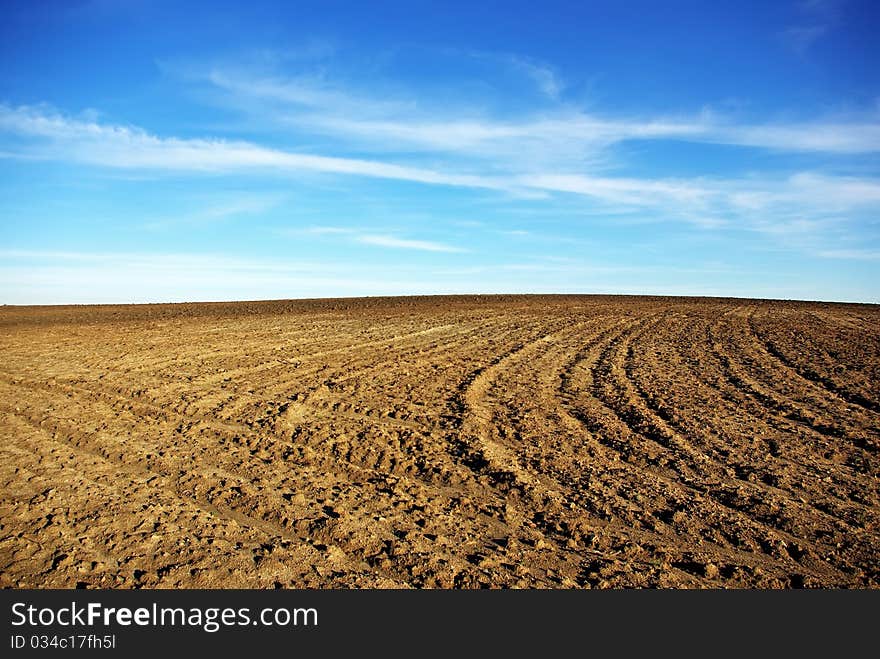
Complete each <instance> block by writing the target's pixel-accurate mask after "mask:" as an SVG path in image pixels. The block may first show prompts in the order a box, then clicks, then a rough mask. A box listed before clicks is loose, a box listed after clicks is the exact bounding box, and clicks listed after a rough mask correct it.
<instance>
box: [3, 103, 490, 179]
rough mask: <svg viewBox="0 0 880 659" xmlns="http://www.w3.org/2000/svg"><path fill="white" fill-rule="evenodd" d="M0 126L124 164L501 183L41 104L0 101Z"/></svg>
mask: <svg viewBox="0 0 880 659" xmlns="http://www.w3.org/2000/svg"><path fill="white" fill-rule="evenodd" d="M0 132H6V133H11V134H14V135H17V136H23V137H30V138H37V139H38V141H37V142H35V143H30V144H27V145H24V146H19V147H18V148H17V149H15V150H9V151H7V152H6V153H7V154H8V155H14V156H15V157H18V156H19V155H20V156H22V157H28V158H45V159H53V160H59V159H61V160H70V161H74V162H80V163H84V164H90V165H98V166H105V167H114V168H122V169H155V170H166V171H189V172H208V173H210V172H215V173H217V172H235V171H241V170H263V171H280V172H297V171H307V172H308V171H310V172H318V173H331V174H348V175H354V176H366V177H372V178H385V179H396V180H401V181H412V182H416V183H426V184H434V185H452V186H461V187H470V188H486V189H494V190H504V189H507V186H506V185H505V184H504V183H503V181H501V180H499V179H493V178H489V177H484V176H477V175H469V174H456V173H443V172H439V171H434V170H431V169H425V168H419V167H409V166H405V165H397V164H391V163H386V162H378V161H371V160H361V159H354V158H336V157H331V156H321V155H312V154H304V153H295V152H290V151H283V150H280V149H273V148H268V147H263V146H259V145H257V144H253V143H251V142H245V141H228V140H223V139H181V138H176V137H167V138H164V137H158V136H156V135H151V134H149V133H147V132H146V131H143V130H141V129H139V128H134V127H127V126H115V125H107V124H98V123H95V122H86V121H82V120H77V119H72V118H69V117H65V116H63V115H60V114H58V113H53V112H47V111H46V110H45V109H43V108H32V107H19V108H11V107H9V106H4V105H0Z"/></svg>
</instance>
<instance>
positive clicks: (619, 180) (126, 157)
mask: <svg viewBox="0 0 880 659" xmlns="http://www.w3.org/2000/svg"><path fill="white" fill-rule="evenodd" d="M542 125H543V126H544V130H545V134H556V133H558V135H559V137H560V138H562V136H563V134H564V131H563V130H562V127H561V126H560V125H559V124H556V123H554V122H547V123H546V124H542ZM609 126H610V124H609V125H603V127H602V130H604V131H606V133H610V132H614V131H616V132H617V133H618V134H621V132H622V130H623V129H622V128H620V127H618V128H614V130H612V129H611V128H610V127H609ZM581 129H582V130H583V131H589V130H590V129H589V127H588V126H586V125H584V126H582V127H581ZM481 130H482V129H481V128H475V129H474V131H472V132H471V133H470V134H471V138H472V139H477V140H479V139H481V138H480V137H479V134H480V131H481ZM492 130H494V131H502V132H503V131H504V130H506V129H504V128H503V126H500V125H497V126H494V128H492ZM517 130H518V129H517ZM629 130H630V131H633V130H635V128H634V127H633V126H629ZM667 130H669V129H668V127H666V124H660V123H646V124H641V125H640V126H639V127H638V130H637V132H638V133H639V134H643V135H646V134H651V133H652V132H655V131H658V132H664V131H667ZM436 131H437V134H438V135H439V134H440V132H441V128H440V126H439V125H438V126H437V127H436ZM2 132H5V133H8V134H11V135H12V136H13V137H14V138H15V139H14V140H12V141H11V142H10V144H8V145H7V146H8V148H7V149H6V153H7V154H8V155H9V156H10V157H26V158H33V157H41V158H47V159H53V160H61V161H68V162H74V163H80V164H88V165H96V166H102V167H110V168H116V169H123V170H146V171H168V172H172V173H187V172H189V173H245V172H251V173H254V174H260V175H266V174H275V175H284V176H287V175H294V174H297V173H304V172H305V173H308V172H313V173H325V174H341V175H350V176H362V177H370V178H383V179H391V180H399V181H409V182H416V183H422V184H427V185H441V186H455V187H463V188H473V189H484V190H494V191H502V192H505V193H508V194H512V195H520V196H530V197H533V198H534V197H541V196H542V195H545V196H546V195H550V194H558V193H570V194H575V195H579V196H583V197H587V198H589V199H591V200H592V201H593V202H594V203H598V204H601V205H602V207H601V209H600V210H603V212H605V211H607V212H608V213H618V212H620V211H621V209H626V208H630V209H640V210H641V211H644V212H646V213H648V214H649V216H650V217H653V218H655V219H656V220H657V221H670V220H671V221H684V222H689V223H691V224H693V225H695V226H701V227H706V228H709V227H717V226H721V225H723V224H725V223H726V222H728V221H731V222H736V223H738V224H742V225H743V226H745V227H746V228H747V227H748V225H753V226H759V227H760V226H763V225H766V224H767V223H768V222H767V218H770V223H771V224H772V223H773V222H778V223H782V222H784V221H788V220H790V219H791V218H792V217H793V216H798V217H803V218H805V219H807V220H811V219H816V217H817V216H819V215H828V214H840V215H845V214H846V213H848V212H850V211H853V210H860V209H870V208H875V207H877V206H878V205H880V182H878V181H877V180H876V179H872V178H858V177H839V176H838V177H833V176H827V175H823V174H821V173H819V172H809V171H807V172H800V173H795V174H793V175H790V176H789V177H787V178H778V177H777V178H759V177H755V176H752V177H746V178H738V179H735V178H727V179H713V178H709V177H697V178H688V179H649V178H632V177H608V176H590V175H586V174H581V173H571V170H570V169H569V170H568V171H566V169H565V168H559V169H557V168H556V167H553V166H550V165H547V164H546V163H539V164H542V165H545V166H544V167H541V168H537V166H536V169H534V170H533V171H532V172H528V173H522V172H520V171H519V170H518V167H516V166H513V167H506V168H505V167H504V163H498V164H497V165H496V166H495V167H493V168H488V171H490V172H491V175H485V174H483V175H478V174H470V173H461V171H460V168H461V167H462V163H461V162H457V161H454V160H453V161H444V160H440V161H439V162H438V164H439V165H442V168H441V167H440V166H437V167H435V168H426V167H415V166H411V165H401V164H397V163H394V162H387V161H382V160H365V159H355V158H339V157H331V156H322V155H313V154H305V153H295V152H290V151H284V150H280V149H274V148H269V147H264V146H261V145H258V144H255V143H251V142H244V141H228V140H221V139H211V138H195V139H181V138H176V137H159V136H156V135H152V134H149V133H147V132H145V131H143V130H141V129H139V128H136V127H128V126H115V125H108V124H101V123H97V122H94V121H85V120H79V119H73V118H70V117H66V116H64V115H61V114H59V113H57V112H52V111H50V110H48V109H46V108H34V107H20V108H10V107H8V106H4V105H0V133H2ZM538 132H539V133H540V131H538ZM599 132H601V131H599ZM877 132H878V131H877V130H874V131H873V132H872V131H866V133H865V134H864V135H863V140H862V143H863V146H864V145H865V144H871V143H872V141H875V140H880V135H878V134H877ZM511 133H516V130H513V129H511ZM496 134H497V133H496ZM787 139H789V140H791V138H790V137H789V138H787ZM824 139H826V140H827V139H828V138H827V137H826V138H824ZM826 144H827V142H826ZM855 146H856V142H855V141H852V142H850V141H846V140H843V141H841V142H838V147H839V148H844V147H845V148H854V147H855ZM483 169H484V171H487V168H485V167H484V168H483ZM581 169H582V168H581ZM254 203H256V206H254ZM254 203H245V204H244V206H241V207H238V208H236V207H233V208H227V209H223V208H218V209H217V210H216V213H217V214H219V215H218V216H222V215H223V214H229V213H241V212H259V208H257V206H259V205H260V204H261V203H264V202H261V201H259V200H258V201H256V202H254ZM372 238H373V243H372V244H377V245H378V244H380V243H379V242H377V241H379V240H384V241H385V246H388V247H390V246H397V247H404V246H407V247H409V248H411V249H426V250H433V251H454V250H455V248H450V247H449V246H443V245H440V244H435V243H430V242H425V241H405V240H398V239H396V238H392V237H388V236H381V235H380V236H373V237H372ZM393 241H398V242H397V244H396V245H392V244H391V243H392V242H393ZM362 242H363V241H362Z"/></svg>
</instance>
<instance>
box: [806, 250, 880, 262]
mask: <svg viewBox="0 0 880 659" xmlns="http://www.w3.org/2000/svg"><path fill="white" fill-rule="evenodd" d="M818 255H819V256H821V257H822V258H826V259H845V260H854V261H880V249H828V250H822V251H820V252H818Z"/></svg>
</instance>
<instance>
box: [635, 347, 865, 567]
mask: <svg viewBox="0 0 880 659" xmlns="http://www.w3.org/2000/svg"><path fill="white" fill-rule="evenodd" d="M657 341H658V343H659V344H660V345H661V346H662V347H668V346H671V345H678V344H679V342H677V341H674V340H673V339H672V338H671V337H668V336H662V335H661V336H658V337H657ZM680 343H682V344H685V345H689V346H694V342H693V341H683V342H680ZM697 347H698V346H697ZM652 350H653V348H652V347H651V346H650V345H646V346H644V347H643V349H642V351H641V352H642V353H646V354H650V353H651V352H652ZM662 354H663V356H664V360H666V361H667V362H668V364H669V365H670V366H671V372H674V373H677V374H678V377H676V378H675V380H664V379H661V378H659V377H658V372H659V371H661V370H662V369H659V368H658V365H657V364H655V363H652V362H651V361H650V360H647V362H646V363H645V364H644V365H643V366H644V367H643V368H642V370H641V373H642V377H641V378H639V379H640V380H641V386H642V387H643V388H644V390H645V394H646V396H647V397H649V398H650V399H652V400H653V401H654V405H655V406H656V407H657V408H658V409H659V410H660V413H661V414H662V415H663V416H665V417H667V418H668V419H669V422H670V423H671V424H672V425H673V426H674V427H675V428H676V429H678V430H679V432H681V433H683V434H684V435H685V436H687V437H695V436H698V435H699V436H700V437H701V438H702V439H704V440H706V441H708V442H709V443H710V444H711V445H713V446H714V447H715V448H714V450H713V451H712V453H713V454H714V456H715V458H716V461H717V463H718V464H719V466H721V467H722V468H723V469H724V470H725V471H726V472H727V478H726V479H724V480H725V481H727V482H728V483H729V484H728V485H724V486H723V487H720V488H719V490H720V491H725V490H726V491H728V492H730V493H732V492H735V491H736V490H737V489H740V490H742V491H743V492H748V491H751V492H753V494H752V495H751V498H752V500H753V501H754V502H755V503H756V504H757V505H758V510H763V512H762V513H761V514H760V515H759V519H760V520H761V521H763V522H765V523H771V524H772V525H773V526H774V527H776V528H780V529H781V530H784V531H787V532H789V533H793V534H795V535H797V536H798V537H800V538H804V539H806V540H807V541H808V542H812V543H820V544H828V543H829V542H832V541H834V542H837V540H840V539H842V538H843V537H846V536H854V535H857V534H858V533H859V532H860V531H861V530H863V529H866V528H871V527H873V526H874V525H875V523H876V522H877V521H878V515H877V512H878V510H877V508H876V507H874V506H871V505H870V502H869V500H866V499H865V498H864V489H863V488H860V487H859V486H864V485H865V476H864V475H863V474H860V473H858V472H857V471H855V470H846V469H845V470H840V469H839V465H837V464H835V463H833V462H831V461H829V460H825V461H824V465H823V461H822V460H821V459H820V460H819V461H817V460H809V458H806V459H802V460H801V463H800V464H798V462H797V461H795V460H789V459H786V458H785V457H783V456H782V455H780V453H782V452H786V453H789V452H790V451H789V449H780V448H779V447H780V446H791V445H794V443H795V442H797V446H798V450H800V447H803V446H804V443H803V442H802V441H800V440H802V439H803V438H804V435H803V434H802V433H799V434H793V433H792V434H789V435H784V434H780V433H779V432H778V431H777V432H774V430H773V428H772V427H771V426H768V425H767V424H766V423H765V421H764V418H763V417H764V415H762V414H760V410H757V411H756V410H754V409H752V408H750V407H749V406H748V405H744V404H742V401H737V400H736V398H734V397H732V396H730V397H727V396H725V395H724V394H725V393H729V391H728V392H725V391H724V389H723V388H722V389H714V388H713V387H712V386H707V385H706V383H705V381H704V378H712V377H713V376H712V370H713V366H712V362H711V361H705V360H703V361H701V362H700V367H699V369H696V370H698V371H699V373H698V374H695V376H694V377H692V378H691V379H690V380H683V379H682V378H681V375H682V374H684V373H686V372H687V369H686V368H685V367H684V366H683V364H681V363H676V361H675V358H674V355H671V354H670V352H669V351H667V352H664V353H662ZM705 354H706V351H705V350H703V351H702V352H701V355H704V356H705ZM684 382H689V386H687V387H684V386H683V383H684ZM734 382H736V380H734ZM704 392H705V393H704ZM713 396H714V400H715V403H714V404H713V405H711V406H700V405H695V406H692V407H690V408H689V409H683V408H682V404H681V401H682V400H689V401H694V400H706V401H708V400H712V399H713ZM746 402H752V401H746ZM821 439H822V440H823V441H827V438H821ZM765 442H768V443H769V447H762V444H764V443H765ZM768 449H769V450H770V451H771V452H772V454H767V450H768ZM764 456H766V457H764ZM808 460H809V461H808ZM847 474H848V475H847ZM731 477H735V478H736V479H737V480H736V481H733V482H731V480H730V479H731ZM817 480H821V481H823V482H824V481H828V482H829V483H830V485H829V488H828V491H827V492H823V493H821V494H818V493H816V491H815V486H814V483H815V482H816V481H817ZM807 483H808V484H809V485H807ZM858 492H861V494H857V493H858ZM725 496H729V495H725ZM853 496H856V499H855V500H853V498H852V497H853ZM865 504H868V505H867V506H866V505H865ZM872 508H873V510H872ZM768 513H769V515H768ZM829 531H831V533H830V534H829ZM835 537H837V540H834V538H835ZM870 541H871V540H870V538H869V537H865V538H864V539H863V540H862V541H860V542H861V545H860V544H859V543H858V542H857V543H855V544H852V546H851V547H850V550H849V553H851V554H856V555H858V554H860V553H863V552H864V551H865V549H866V547H865V546H864V543H867V542H870ZM802 544H804V543H802ZM811 549H812V550H813V552H814V553H816V554H820V553H822V552H821V551H819V550H820V549H821V547H813V548H811ZM847 560H848V559H847V558H846V557H845V556H841V557H840V559H839V560H838V561H837V562H839V563H840V564H841V565H842V566H843V567H845V565H846V562H847Z"/></svg>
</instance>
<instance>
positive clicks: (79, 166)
mask: <svg viewBox="0 0 880 659" xmlns="http://www.w3.org/2000/svg"><path fill="white" fill-rule="evenodd" d="M374 4H375V6H374ZM479 5H480V6H479V7H474V6H471V3H461V4H459V5H457V6H456V5H454V4H452V3H448V2H438V3H428V2H414V1H412V0H410V1H408V2H404V3H390V2H389V3H381V5H380V4H378V3H362V2H358V3H354V2H352V3H342V2H320V3H308V2H295V3H293V2H291V3H288V2H277V3H272V2H258V1H251V2H247V3H242V2H230V3H223V2H204V3H198V2H190V3H178V2H161V1H159V2H146V1H131V2H124V1H114V2H111V1H109V0H100V1H91V2H40V3H33V2H9V1H6V2H3V21H2V22H0V268H2V278H0V302H2V303H7V304H29V303H88V302H154V301H183V300H235V299H269V298H296V297H324V296H360V295H388V294H432V293H493V292H513V293H532V292H554V293H557V292H558V293H570V292H577V293H628V294H629V293H632V294H680V295H721V296H728V295H733V296H745V297H770V298H794V299H822V300H841V301H868V302H880V226H878V220H880V158H878V155H880V67H878V66H877V63H878V62H880V45H878V39H877V38H876V35H877V34H878V33H880V6H878V5H877V3H876V2H870V1H869V2H859V1H857V0H800V1H796V2H746V1H739V2H669V3H658V2H614V3H611V2H608V3H598V2H597V3H553V2H544V3H523V4H522V5H517V4H516V3H514V2H498V3H493V2H488V3H479Z"/></svg>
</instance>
